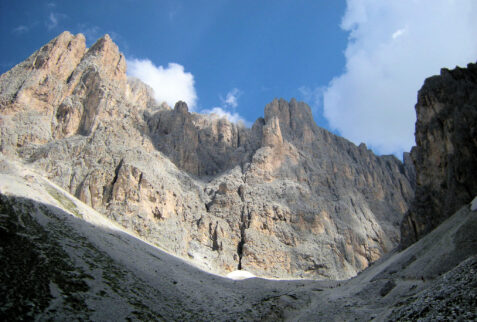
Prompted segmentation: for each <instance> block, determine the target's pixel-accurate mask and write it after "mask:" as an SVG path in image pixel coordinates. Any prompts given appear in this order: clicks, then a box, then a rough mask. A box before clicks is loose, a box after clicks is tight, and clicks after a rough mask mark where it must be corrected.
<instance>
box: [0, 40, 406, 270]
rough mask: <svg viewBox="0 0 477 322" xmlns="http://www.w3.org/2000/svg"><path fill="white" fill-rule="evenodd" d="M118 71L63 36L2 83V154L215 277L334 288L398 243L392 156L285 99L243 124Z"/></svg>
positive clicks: (105, 47)
mask: <svg viewBox="0 0 477 322" xmlns="http://www.w3.org/2000/svg"><path fill="white" fill-rule="evenodd" d="M38 57H39V58H38ZM35 61H38V66H40V67H41V68H40V67H38V68H39V69H32V66H34V62H35ZM56 62H59V64H60V65H62V66H63V67H61V68H60V67H57V65H56ZM125 72H126V64H125V59H124V56H123V55H122V54H121V53H120V52H119V50H118V47H117V46H116V45H115V44H114V42H113V41H112V40H111V38H110V37H109V36H107V35H106V36H104V37H103V38H101V39H99V40H98V41H97V42H96V43H95V44H94V45H93V46H92V47H91V48H90V49H86V48H85V41H84V37H83V36H82V35H77V36H73V35H71V34H70V33H68V32H65V33H63V34H61V35H60V36H59V37H57V38H55V39H54V40H52V41H51V42H50V43H48V44H46V45H45V46H44V47H42V48H41V49H40V50H39V51H37V52H36V53H34V54H33V55H32V56H31V57H30V58H29V59H27V60H26V61H25V62H23V63H20V64H19V65H17V66H16V67H14V68H13V69H12V70H11V71H9V72H7V73H5V74H4V75H2V76H0V97H1V102H2V103H1V104H2V105H1V106H2V116H1V117H2V119H1V122H0V132H1V145H0V148H1V151H2V153H3V154H4V155H7V156H9V157H19V158H21V159H22V160H28V162H29V164H30V165H31V166H33V167H35V168H36V169H37V171H39V172H42V173H44V174H45V176H47V177H48V178H49V179H51V180H53V181H55V182H56V183H57V184H58V185H60V186H61V187H63V188H64V189H66V190H67V191H69V192H70V193H71V194H72V195H74V196H76V197H77V198H79V199H80V200H81V201H83V202H85V203H87V204H88V205H90V206H92V207H93V208H95V209H96V210H98V211H100V212H101V213H103V214H105V215H107V216H108V217H110V218H112V219H113V220H115V221H116V222H118V223H119V224H121V225H122V226H124V227H125V228H126V229H129V230H131V231H133V232H134V233H136V234H138V235H140V236H142V237H143V238H145V239H147V240H148V241H150V242H152V243H155V244H157V245H159V246H161V247H162V248H164V249H167V250H168V251H169V252H171V253H173V254H175V255H177V256H181V257H183V258H186V259H187V260H190V261H192V262H194V263H195V264H196V265H199V266H200V267H202V268H205V269H207V270H210V271H213V272H216V273H224V274H225V273H228V272H230V271H233V270H236V269H246V270H248V271H251V272H252V273H254V274H255V275H259V276H268V277H279V278H291V277H294V278H296V277H301V278H321V279H330V278H331V279H343V278H347V277H350V276H353V275H355V274H356V273H357V272H358V271H360V270H362V269H364V268H365V267H367V266H368V265H369V264H370V263H372V262H373V261H375V260H377V259H378V258H379V257H380V256H382V255H383V254H384V253H385V252H387V251H389V250H390V249H392V247H393V246H395V245H396V244H397V243H398V240H399V222H400V220H401V217H402V215H403V214H404V213H405V212H406V211H407V209H408V203H409V201H410V200H411V198H412V194H413V188H412V185H411V182H412V181H411V180H412V179H411V178H410V177H409V174H410V173H411V172H410V171H407V170H405V169H407V168H405V167H404V166H403V164H402V163H401V162H400V161H399V160H397V159H396V158H394V157H386V156H383V157H379V156H376V155H374V154H373V153H372V152H371V151H369V150H367V149H366V148H365V147H363V146H361V147H357V146H355V145H354V144H352V143H351V142H349V141H347V140H345V139H343V138H340V137H338V136H336V135H334V134H332V133H330V132H328V131H326V130H325V129H322V128H319V127H318V126H317V125H316V124H315V122H314V121H313V117H312V115H311V109H310V108H309V106H307V105H306V104H305V103H303V102H298V101H296V100H294V99H292V100H291V101H290V102H287V101H286V100H283V99H276V100H274V101H272V102H271V103H270V104H268V105H267V106H266V107H265V113H264V114H265V116H264V118H259V119H258V120H257V121H256V122H255V123H254V125H253V126H252V128H246V127H244V126H243V125H240V124H234V123H231V122H229V121H228V120H227V119H225V118H220V117H217V116H210V115H202V114H198V113H193V112H190V111H189V109H188V107H187V105H186V103H184V102H178V103H177V104H176V105H175V107H174V109H170V108H168V107H166V106H160V105H158V104H157V102H155V101H154V99H153V97H152V91H151V89H150V88H149V87H148V86H146V85H145V84H143V83H142V82H141V81H140V80H137V79H128V78H127V76H126V73H125ZM397 186H398V187H399V189H398V190H396V187H397Z"/></svg>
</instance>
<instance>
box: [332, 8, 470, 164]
mask: <svg viewBox="0 0 477 322" xmlns="http://www.w3.org/2000/svg"><path fill="white" fill-rule="evenodd" d="M475 17H477V2H476V1H475V0H459V1H452V0H421V1H415V0H399V1H371V0H347V9H346V13H345V15H344V17H343V20H342V25H341V27H342V28H343V29H344V30H345V31H347V32H349V40H348V45H347V48H346V51H345V58H346V68H345V72H344V73H343V74H342V75H340V76H338V77H335V78H334V79H333V80H332V81H331V82H330V83H329V85H328V87H327V88H326V90H325V91H324V95H323V99H324V100H323V104H324V115H325V117H326V118H327V119H328V121H329V123H330V125H331V127H332V128H333V129H337V130H339V132H340V133H341V134H342V135H343V136H344V137H346V138H348V139H350V140H352V141H354V142H355V143H360V142H366V143H367V144H368V145H369V146H371V147H372V148H373V149H374V150H375V151H376V152H378V153H395V154H398V155H400V154H401V153H402V152H403V151H409V149H410V148H411V146H412V145H414V122H415V111H414V105H415V103H416V97H417V91H418V90H419V88H420V87H421V86H422V83H423V81H424V79H425V78H426V77H429V76H431V75H434V74H438V73H439V71H440V68H441V67H448V68H453V67H455V66H456V65H460V66H465V65H466V64H467V63H469V62H473V61H474V62H475V60H476V57H477V19H475Z"/></svg>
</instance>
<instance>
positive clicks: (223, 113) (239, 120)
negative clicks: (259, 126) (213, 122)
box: [200, 107, 251, 127]
mask: <svg viewBox="0 0 477 322" xmlns="http://www.w3.org/2000/svg"><path fill="white" fill-rule="evenodd" d="M200 112H201V113H202V114H209V115H210V116H211V117H217V118H226V119H227V120H228V121H229V122H232V123H236V124H242V125H244V126H247V127H250V125H251V124H250V122H248V121H246V120H245V119H244V118H243V117H242V116H240V115H239V114H238V113H237V112H232V111H227V110H225V109H223V108H222V107H214V108H212V109H210V110H202V111H200Z"/></svg>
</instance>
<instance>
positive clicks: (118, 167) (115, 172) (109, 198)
mask: <svg viewBox="0 0 477 322" xmlns="http://www.w3.org/2000/svg"><path fill="white" fill-rule="evenodd" d="M123 163H124V159H121V161H119V164H118V166H117V167H116V169H114V178H113V181H111V185H110V188H109V191H108V202H110V201H111V199H112V198H113V189H114V185H115V184H116V181H118V176H119V170H120V169H121V167H122V166H123Z"/></svg>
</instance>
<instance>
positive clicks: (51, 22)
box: [46, 12, 59, 30]
mask: <svg viewBox="0 0 477 322" xmlns="http://www.w3.org/2000/svg"><path fill="white" fill-rule="evenodd" d="M58 19H59V17H58V15H57V14H56V13H54V12H50V15H49V16H48V20H47V21H46V27H47V28H48V30H52V29H55V28H56V27H57V26H58Z"/></svg>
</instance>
